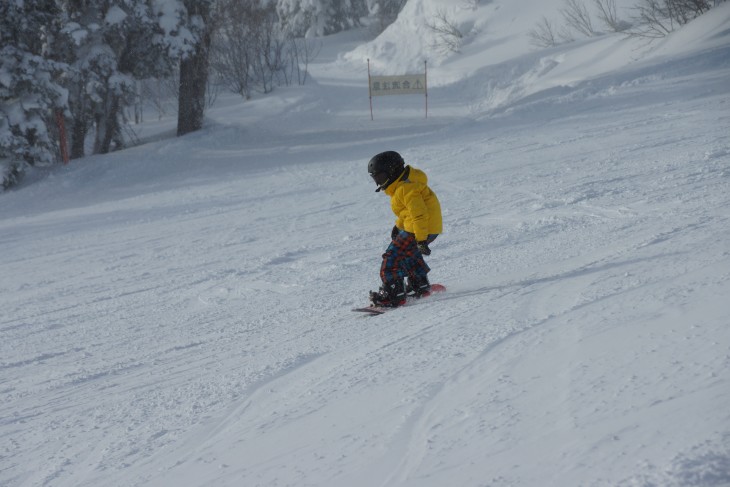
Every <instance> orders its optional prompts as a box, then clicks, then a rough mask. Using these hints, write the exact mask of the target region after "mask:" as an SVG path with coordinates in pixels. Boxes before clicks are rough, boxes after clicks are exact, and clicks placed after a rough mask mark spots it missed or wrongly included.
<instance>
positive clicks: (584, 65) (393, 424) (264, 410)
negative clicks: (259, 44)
mask: <svg viewBox="0 0 730 487" xmlns="http://www.w3.org/2000/svg"><path fill="white" fill-rule="evenodd" d="M439 3H441V4H442V5H443V4H444V2H435V1H434V2H429V1H426V0H422V1H416V0H411V1H410V2H409V4H408V6H407V9H409V12H408V14H409V15H411V17H410V18H409V17H408V16H404V17H402V18H401V19H400V20H399V23H400V24H394V25H395V26H396V27H397V26H398V25H401V32H402V33H406V32H409V30H417V29H418V28H419V27H418V26H420V25H422V24H421V23H419V22H418V20H417V15H419V12H423V11H428V9H433V8H435V5H437V4H439ZM516 3H517V2H506V1H498V0H493V1H492V2H483V6H481V7H479V8H478V9H477V10H474V11H471V13H470V15H471V17H472V21H473V23H474V25H476V26H479V25H484V26H489V27H490V28H489V29H486V28H485V29H484V31H485V32H486V31H488V32H492V33H494V35H497V34H499V33H500V32H508V31H510V30H513V31H514V32H521V31H524V29H526V28H529V27H530V26H531V25H532V20H529V21H528V20H520V21H519V22H518V24H519V25H518V26H515V22H517V21H516V20H513V19H522V16H521V14H520V13H519V12H516V11H515V12H512V9H514V8H515V7H514V5H515V4H516ZM548 3H549V2H545V3H544V4H543V3H542V2H538V1H537V0H536V1H534V2H522V4H523V5H525V7H526V10H525V12H530V16H535V17H537V18H539V17H540V15H541V14H542V12H546V10H545V9H547V8H548ZM527 7H529V8H527ZM411 10H412V12H411ZM520 12H521V11H520ZM518 14H519V15H518ZM421 15H423V14H422V13H421ZM408 22H410V23H411V24H412V25H413V27H410V28H409V27H407V23H408ZM728 25H730V4H727V3H726V4H723V5H721V6H720V7H718V8H717V9H715V10H713V11H712V12H710V14H708V15H707V16H705V17H703V18H700V19H698V20H697V21H695V22H694V23H692V24H690V25H689V26H687V27H686V29H685V30H684V31H680V32H677V33H676V34H675V35H673V36H672V37H670V38H669V39H667V40H666V41H664V42H660V43H656V44H654V45H652V46H649V47H644V48H642V49H637V46H636V45H635V44H632V43H631V42H629V41H627V40H625V39H622V38H620V37H615V36H601V37H599V38H596V39H591V40H584V41H581V42H578V43H576V44H571V45H566V46H561V47H559V48H555V49H552V50H548V51H532V50H530V49H528V48H526V44H524V39H522V38H518V37H517V36H515V39H513V40H504V41H503V42H501V43H496V42H495V43H492V42H491V41H490V40H489V39H488V38H485V37H484V36H480V35H478V34H476V33H475V34H474V35H473V37H472V38H471V39H470V40H469V43H468V44H466V45H465V46H464V52H463V53H462V54H461V55H452V56H444V57H443V58H442V59H441V58H439V59H434V61H433V67H432V71H431V72H430V73H429V75H430V76H433V79H434V84H433V89H432V91H431V93H430V96H429V105H430V108H429V118H428V119H423V100H422V99H420V97H408V98H393V97H391V98H390V99H389V100H387V101H386V100H381V99H376V100H375V121H373V122H371V121H370V116H369V115H370V114H369V111H368V100H367V97H366V93H367V91H366V87H365V83H364V79H363V77H364V76H366V72H365V64H364V58H366V57H368V56H372V57H375V54H377V55H378V60H377V63H376V65H377V66H378V68H379V69H382V70H383V71H384V72H388V71H390V72H398V69H399V67H400V66H403V65H404V60H405V59H407V58H406V57H404V54H402V51H401V50H400V49H394V48H392V47H388V43H389V42H390V40H389V37H388V36H389V35H391V34H389V33H388V31H386V32H385V33H384V34H383V36H382V37H381V38H379V39H377V40H375V41H373V42H365V41H364V39H363V35H364V34H363V33H360V32H353V33H348V34H343V35H340V36H336V37H334V38H331V39H326V42H327V45H326V46H325V49H324V50H323V52H322V55H321V56H320V58H318V59H317V63H316V65H315V66H312V74H313V76H314V81H313V82H312V83H310V84H308V85H307V86H305V87H304V88H291V89H280V90H277V91H276V92H275V94H274V95H273V96H271V97H267V98H261V99H256V100H253V101H252V102H247V103H245V104H244V103H241V102H240V101H239V100H238V99H237V98H235V97H228V98H227V99H224V100H222V101H221V102H220V104H219V106H218V108H216V109H214V110H211V112H210V113H209V123H208V127H207V128H206V129H205V130H204V131H202V132H200V133H196V134H192V135H190V136H187V137H184V138H175V139H168V140H161V141H158V142H154V143H150V144H147V145H144V146H140V147H137V148H133V149H129V150H127V151H124V152H119V153H115V154H112V155H108V156H105V157H91V158H87V159H84V160H80V161H74V162H73V163H72V164H71V165H69V166H67V167H63V168H57V169H55V170H54V171H52V172H51V173H37V174H35V175H34V177H33V178H30V180H29V181H28V182H27V184H26V185H25V186H24V187H22V188H20V189H19V190H16V191H13V192H10V193H6V194H2V195H0V208H2V216H0V249H1V255H2V259H1V260H0V333H1V336H2V340H0V392H1V394H0V485H3V486H6V485H7V486H13V487H16V486H23V487H25V486H54V487H56V486H61V487H67V486H68V487H70V486H74V487H78V486H94V487H96V486H122V485H123V486H170V485H175V486H182V487H192V486H196V487H197V486H216V487H220V486H258V485H260V486H285V485H291V486H305V485H307V486H314V485H316V486H419V487H421V486H447V485H448V486H452V485H453V486H484V485H489V486H495V487H502V486H561V487H563V486H616V485H622V486H623V485H625V486H644V487H649V486H702V487H710V486H713V487H715V486H726V485H730V413H729V412H728V411H730V408H728V407H727V405H728V404H729V403H730V372H728V371H729V370H730V327H728V325H729V324H730V323H729V322H730V304H728V299H727V296H729V295H730V244H729V243H728V242H730V139H728V133H729V131H728V128H730V84H729V83H728V82H727V80H728V79H730V37H729V34H728V29H727V26H728ZM485 35H486V34H485ZM490 35H491V34H490ZM419 49H422V48H419ZM423 49H425V48H423ZM480 50H481V52H482V53H483V55H479V52H480ZM411 54H413V56H414V57H420V56H421V55H423V54H424V51H423V50H417V51H413V53H409V58H408V59H410V57H413V56H411ZM420 62H422V61H421V60H419V61H418V62H416V63H415V64H414V66H416V67H418V66H419V63H420ZM430 69H431V68H430ZM145 130H149V131H150V132H153V131H154V130H155V128H154V127H149V128H147V129H145ZM387 149H393V150H398V151H400V152H401V153H402V154H403V155H404V157H405V158H406V160H407V161H408V162H410V163H413V164H414V165H416V166H418V167H420V168H423V169H425V170H426V171H427V173H428V174H429V177H430V179H431V182H432V187H433V188H434V190H435V191H436V192H437V194H438V195H439V197H440V199H441V202H442V206H443V209H444V221H445V227H446V228H445V232H444V235H442V236H441V237H439V239H438V240H437V241H436V242H435V243H434V244H433V246H432V248H433V254H432V256H431V257H430V258H429V263H430V265H431V267H432V268H433V272H432V274H431V277H432V281H434V282H442V283H445V284H446V285H447V286H448V292H446V293H445V294H443V295H439V296H434V297H433V298H431V299H429V300H428V301H424V302H421V303H419V304H417V305H415V306H412V307H407V308H403V309H399V310H395V311H393V312H391V313H388V314H386V315H383V316H379V317H375V318H363V317H362V316H359V315H355V314H354V313H351V312H350V311H349V308H351V307H353V306H357V305H362V304H363V303H364V301H365V296H366V291H367V290H368V289H371V288H374V287H375V286H377V271H378V267H379V260H380V253H381V252H382V250H383V249H384V247H385V246H386V244H387V238H388V236H389V232H390V228H391V226H392V216H391V215H390V213H389V212H390V210H389V208H388V205H387V200H386V199H385V198H384V197H383V196H382V194H379V193H378V194H376V193H374V187H373V184H372V182H371V181H369V178H368V176H367V174H366V171H365V165H366V163H367V160H368V159H369V158H370V157H371V156H372V155H373V154H375V153H376V152H379V151H381V150H387Z"/></svg>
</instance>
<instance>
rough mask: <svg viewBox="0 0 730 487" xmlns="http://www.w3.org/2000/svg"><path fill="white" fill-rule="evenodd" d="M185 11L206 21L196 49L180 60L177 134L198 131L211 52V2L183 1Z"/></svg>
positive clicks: (201, 122) (200, 125)
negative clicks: (185, 7)
mask: <svg viewBox="0 0 730 487" xmlns="http://www.w3.org/2000/svg"><path fill="white" fill-rule="evenodd" d="M186 5H187V7H188V13H189V14H190V15H191V16H192V15H199V16H200V17H202V18H203V21H204V22H205V27H204V31H203V32H202V33H201V38H200V42H198V44H197V45H196V47H195V51H194V52H193V53H191V54H189V55H188V56H187V57H185V58H184V59H182V60H181V61H180V93H179V95H178V112H177V135H178V136H179V135H185V134H187V133H189V132H194V131H196V130H200V129H201V128H202V127H203V115H204V113H205V93H206V84H207V82H208V53H209V51H210V41H211V33H210V3H209V2H193V1H188V2H186Z"/></svg>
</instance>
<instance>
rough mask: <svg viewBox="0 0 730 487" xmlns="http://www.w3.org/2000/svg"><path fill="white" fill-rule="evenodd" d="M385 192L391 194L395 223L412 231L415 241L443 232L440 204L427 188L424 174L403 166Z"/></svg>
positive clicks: (418, 170)
mask: <svg viewBox="0 0 730 487" xmlns="http://www.w3.org/2000/svg"><path fill="white" fill-rule="evenodd" d="M385 194H387V195H388V196H390V207H391V208H392V209H393V213H395V216H396V217H397V218H396V220H395V224H396V226H397V227H398V228H400V229H401V230H405V231H406V232H410V233H414V234H415V235H416V240H417V241H418V242H420V241H423V240H426V239H427V238H428V236H429V235H430V234H439V233H442V231H443V228H442V225H443V223H442V220H441V204H440V203H439V200H438V198H437V197H436V193H434V192H433V191H431V188H429V187H428V177H427V176H426V173H424V172H423V171H421V170H420V169H416V168H415V167H411V166H406V169H405V171H403V174H401V175H400V177H399V178H398V179H397V180H396V181H395V182H394V183H393V184H391V185H390V186H388V187H387V188H386V189H385Z"/></svg>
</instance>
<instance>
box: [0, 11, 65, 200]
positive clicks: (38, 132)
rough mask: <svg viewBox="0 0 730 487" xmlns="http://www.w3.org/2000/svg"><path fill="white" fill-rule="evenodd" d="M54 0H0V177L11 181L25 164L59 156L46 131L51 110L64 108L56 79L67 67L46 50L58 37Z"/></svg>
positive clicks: (54, 140) (4, 181)
mask: <svg viewBox="0 0 730 487" xmlns="http://www.w3.org/2000/svg"><path fill="white" fill-rule="evenodd" d="M57 14H58V10H57V8H56V4H55V2H54V1H52V0H25V1H23V2H15V1H14V2H8V1H3V2H0V178H1V179H2V184H3V188H7V187H9V186H12V185H13V184H14V183H16V182H17V180H18V179H19V178H20V177H21V176H22V174H23V172H24V171H25V168H26V167H27V166H28V165H44V164H51V163H52V162H54V161H55V160H56V159H57V155H58V149H57V147H58V139H57V137H55V136H53V135H52V134H51V133H49V127H51V128H52V127H53V124H54V122H53V120H54V114H55V113H56V111H57V110H64V109H65V108H66V101H67V96H66V95H67V93H66V91H65V90H64V88H63V87H62V86H61V84H60V80H61V74H62V73H63V72H64V71H65V69H66V66H65V64H64V63H62V62H58V61H57V60H56V59H54V58H53V56H52V55H50V52H49V49H50V46H51V45H53V44H54V43H55V42H59V39H60V34H59V24H58V22H57V19H58V18H57Z"/></svg>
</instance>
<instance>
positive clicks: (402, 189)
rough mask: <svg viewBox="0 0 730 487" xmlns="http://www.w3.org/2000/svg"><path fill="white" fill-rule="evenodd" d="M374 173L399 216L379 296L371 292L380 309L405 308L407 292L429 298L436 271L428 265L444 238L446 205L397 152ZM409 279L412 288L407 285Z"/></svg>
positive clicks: (382, 158)
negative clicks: (428, 257)
mask: <svg viewBox="0 0 730 487" xmlns="http://www.w3.org/2000/svg"><path fill="white" fill-rule="evenodd" d="M368 172H369V173H370V177H372V178H373V180H374V181H375V184H376V185H377V186H378V189H376V190H375V191H376V192H378V191H381V190H383V191H384V192H385V194H387V195H388V196H390V207H391V208H392V210H393V213H395V216H396V220H395V226H394V227H393V230H392V231H391V243H390V245H388V248H387V249H386V251H385V253H384V254H383V262H382V264H381V266H380V279H381V280H382V282H383V284H382V286H381V287H380V290H379V291H378V292H373V291H371V292H370V300H371V301H372V303H373V304H374V305H376V306H384V307H397V306H400V305H402V304H404V303H405V301H406V294H407V292H409V291H410V292H413V293H414V294H415V295H416V296H417V297H421V296H423V295H425V294H427V293H428V292H429V291H430V289H431V285H430V284H429V282H428V276H427V274H428V272H429V271H430V270H431V269H430V268H429V267H428V265H427V264H426V262H425V261H424V260H423V256H424V255H431V249H430V248H429V247H428V246H429V244H430V243H431V242H433V241H434V240H435V239H436V237H437V236H438V235H439V234H440V233H441V232H442V219H441V205H440V203H439V200H438V198H437V197H436V194H435V193H434V192H433V191H431V188H429V187H428V177H427V176H426V174H425V173H424V172H423V171H421V170H419V169H416V168H415V167H411V166H406V165H405V162H404V161H403V158H402V157H401V155H400V154H398V153H397V152H395V151H386V152H381V153H380V154H377V155H375V156H374V157H373V158H372V159H370V162H368ZM404 278H408V285H407V286H406V285H405V283H404Z"/></svg>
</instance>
